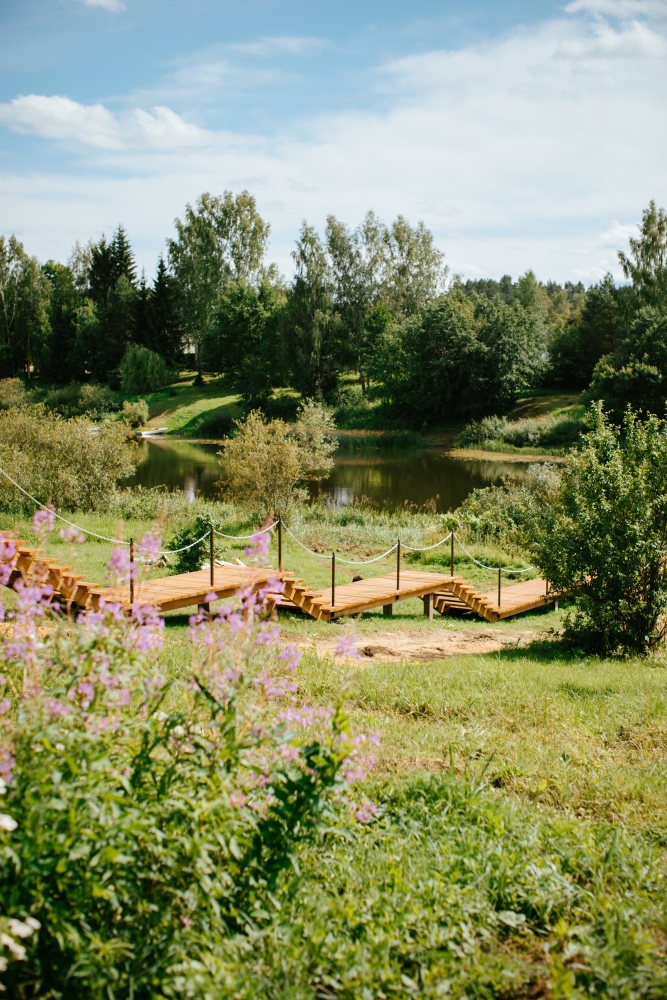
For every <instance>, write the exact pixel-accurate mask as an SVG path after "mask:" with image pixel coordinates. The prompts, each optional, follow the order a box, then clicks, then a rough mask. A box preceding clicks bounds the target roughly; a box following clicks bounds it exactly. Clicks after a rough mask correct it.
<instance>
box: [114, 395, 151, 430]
mask: <svg viewBox="0 0 667 1000" xmlns="http://www.w3.org/2000/svg"><path fill="white" fill-rule="evenodd" d="M120 419H121V420H122V421H123V422H124V423H126V424H129V425H130V427H144V426H145V425H146V424H147V423H148V403H147V402H146V400H145V399H138V400H136V402H134V403H131V402H130V401H129V400H128V399H126V400H124V402H123V409H122V410H121V414H120Z"/></svg>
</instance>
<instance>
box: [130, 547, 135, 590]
mask: <svg viewBox="0 0 667 1000" xmlns="http://www.w3.org/2000/svg"><path fill="white" fill-rule="evenodd" d="M130 604H134V538H131V539H130Z"/></svg>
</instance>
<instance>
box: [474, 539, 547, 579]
mask: <svg viewBox="0 0 667 1000" xmlns="http://www.w3.org/2000/svg"><path fill="white" fill-rule="evenodd" d="M454 538H455V539H456V541H457V542H458V543H459V545H460V546H461V548H462V549H463V551H464V552H465V554H466V555H467V556H468V558H469V559H472V561H473V562H474V563H477V565H478V566H481V567H482V569H488V570H491V571H492V572H494V573H497V572H498V570H500V571H501V573H530V571H531V569H534V568H535V567H534V566H526V568H525V569H511V568H509V569H506V568H505V567H504V566H485V565H484V563H481V562H480V561H479V559H475V557H474V556H473V555H472V554H471V553H470V552H468V550H467V548H466V547H465V545H464V544H463V542H462V541H461V540H460V538H459V537H458V536H457V535H455V536H454Z"/></svg>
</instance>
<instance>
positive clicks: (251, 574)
mask: <svg viewBox="0 0 667 1000" xmlns="http://www.w3.org/2000/svg"><path fill="white" fill-rule="evenodd" d="M291 578H293V574H291V573H280V572H278V570H275V569H270V568H262V569H252V568H250V567H248V568H246V567H245V566H216V567H215V570H214V580H215V582H214V584H213V586H211V571H210V570H208V569H200V570H197V572H195V573H181V574H179V575H178V576H165V577H161V578H160V579H157V580H142V581H141V582H140V583H137V585H136V586H135V588H134V600H135V601H136V602H138V603H139V604H150V605H152V606H153V607H154V608H157V609H158V610H159V611H175V610H176V609H178V608H190V607H193V606H194V605H198V604H204V601H205V598H206V597H207V596H208V595H209V594H211V593H214V594H215V596H216V600H218V601H219V600H224V599H225V598H228V597H234V595H235V594H238V593H239V592H240V591H242V590H246V589H247V588H249V587H250V588H252V590H253V591H257V590H259V589H260V588H261V587H263V586H264V585H265V584H266V583H267V582H268V581H269V580H289V579H291ZM102 598H103V599H104V600H105V601H114V602H116V601H117V602H119V603H120V604H122V605H123V607H129V605H130V587H129V584H126V585H125V586H122V587H104V588H101V587H96V588H94V589H93V590H91V592H90V599H89V605H91V606H93V607H96V606H97V605H98V604H99V601H100V600H101V599H102Z"/></svg>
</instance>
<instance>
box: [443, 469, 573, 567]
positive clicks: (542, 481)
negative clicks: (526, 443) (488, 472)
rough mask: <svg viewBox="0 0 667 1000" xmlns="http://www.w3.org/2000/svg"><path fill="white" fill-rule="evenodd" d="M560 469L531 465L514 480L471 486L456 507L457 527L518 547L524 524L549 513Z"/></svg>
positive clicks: (480, 539) (482, 538)
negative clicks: (519, 479) (479, 487)
mask: <svg viewBox="0 0 667 1000" xmlns="http://www.w3.org/2000/svg"><path fill="white" fill-rule="evenodd" d="M559 482H560V473H559V471H558V469H557V468H556V466H554V465H548V464H546V463H545V464H544V465H531V466H529V467H528V470H527V472H526V476H525V478H524V479H523V480H522V481H521V482H520V483H517V482H515V481H514V480H513V479H509V478H508V479H506V480H505V482H504V483H503V485H502V486H488V487H486V488H484V489H478V490H473V491H472V493H470V494H469V495H468V496H467V497H466V499H465V500H464V501H463V503H462V504H461V506H460V507H459V508H458V509H457V511H456V519H457V525H456V531H457V533H458V534H459V535H463V537H465V538H467V539H470V540H471V541H476V542H497V543H499V544H500V545H502V546H503V547H504V548H506V549H508V550H509V551H515V552H516V551H521V549H522V547H523V545H524V544H525V538H526V530H527V526H528V525H530V526H531V528H533V530H534V527H535V525H539V524H540V523H541V521H542V519H544V518H548V517H549V514H550V503H551V497H552V494H553V493H554V491H555V490H556V489H557V488H558V484H559Z"/></svg>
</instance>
